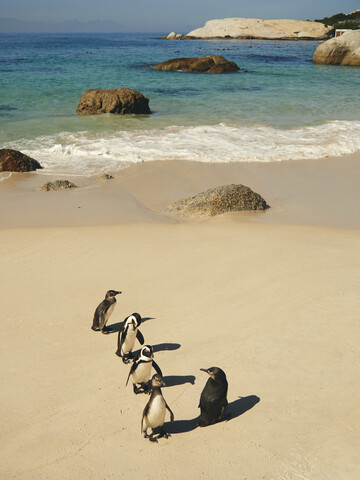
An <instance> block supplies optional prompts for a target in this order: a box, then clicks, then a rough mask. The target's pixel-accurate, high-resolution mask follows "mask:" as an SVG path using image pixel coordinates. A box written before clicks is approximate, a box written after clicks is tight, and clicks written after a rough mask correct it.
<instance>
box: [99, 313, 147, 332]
mask: <svg viewBox="0 0 360 480" xmlns="http://www.w3.org/2000/svg"><path fill="white" fill-rule="evenodd" d="M148 320H155V317H143V318H142V319H141V323H144V322H147V321H148ZM123 323H124V322H117V323H113V324H112V325H108V326H107V329H108V330H106V331H105V332H103V333H105V335H109V334H110V333H117V332H120V330H121V327H122V325H123ZM140 329H141V325H140Z"/></svg>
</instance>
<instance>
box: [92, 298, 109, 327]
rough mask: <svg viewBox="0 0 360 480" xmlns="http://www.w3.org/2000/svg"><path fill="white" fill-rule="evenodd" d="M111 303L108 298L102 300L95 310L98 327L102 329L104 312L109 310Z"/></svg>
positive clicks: (104, 318)
mask: <svg viewBox="0 0 360 480" xmlns="http://www.w3.org/2000/svg"><path fill="white" fill-rule="evenodd" d="M110 305H111V303H110V302H109V301H108V300H103V301H102V302H101V303H100V305H99V306H98V307H97V309H96V311H95V315H96V314H97V316H98V327H99V328H100V330H102V329H103V328H104V327H105V324H106V312H107V311H108V310H109V307H110Z"/></svg>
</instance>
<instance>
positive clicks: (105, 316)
mask: <svg viewBox="0 0 360 480" xmlns="http://www.w3.org/2000/svg"><path fill="white" fill-rule="evenodd" d="M120 293H121V292H118V291H116V290H109V291H107V292H106V295H105V299H104V300H103V301H102V302H101V303H100V305H98V307H97V308H96V310H95V313H94V320H93V324H92V327H91V328H92V329H93V330H95V331H99V330H101V332H102V333H104V332H109V331H110V329H109V328H107V327H106V322H107V321H108V320H109V317H110V315H111V314H112V312H113V310H114V308H115V304H116V298H115V297H116V295H119V294H120Z"/></svg>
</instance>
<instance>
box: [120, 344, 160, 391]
mask: <svg viewBox="0 0 360 480" xmlns="http://www.w3.org/2000/svg"><path fill="white" fill-rule="evenodd" d="M152 367H154V369H155V371H156V373H158V374H159V375H161V376H162V372H161V369H160V367H159V365H158V364H157V363H156V362H155V361H154V352H153V349H152V347H151V346H150V345H144V346H143V347H142V349H141V350H140V352H139V353H138V354H137V355H136V357H135V358H134V359H133V364H132V365H131V368H130V372H129V376H128V378H127V381H126V385H127V384H128V382H129V378H130V377H132V382H133V388H134V393H136V394H138V393H150V392H149V387H148V385H147V383H148V381H149V380H150V376H151V368H152ZM137 385H139V386H137Z"/></svg>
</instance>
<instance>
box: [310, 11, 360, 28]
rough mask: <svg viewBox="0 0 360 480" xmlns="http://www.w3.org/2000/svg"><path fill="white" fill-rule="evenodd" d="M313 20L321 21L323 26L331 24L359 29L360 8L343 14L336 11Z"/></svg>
mask: <svg viewBox="0 0 360 480" xmlns="http://www.w3.org/2000/svg"><path fill="white" fill-rule="evenodd" d="M315 22H318V23H323V24H324V25H325V26H328V25H332V26H333V27H334V28H347V29H349V30H358V29H360V10H355V11H354V12H351V13H348V14H345V13H337V14H336V15H333V16H332V17H324V18H322V19H320V20H315Z"/></svg>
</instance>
